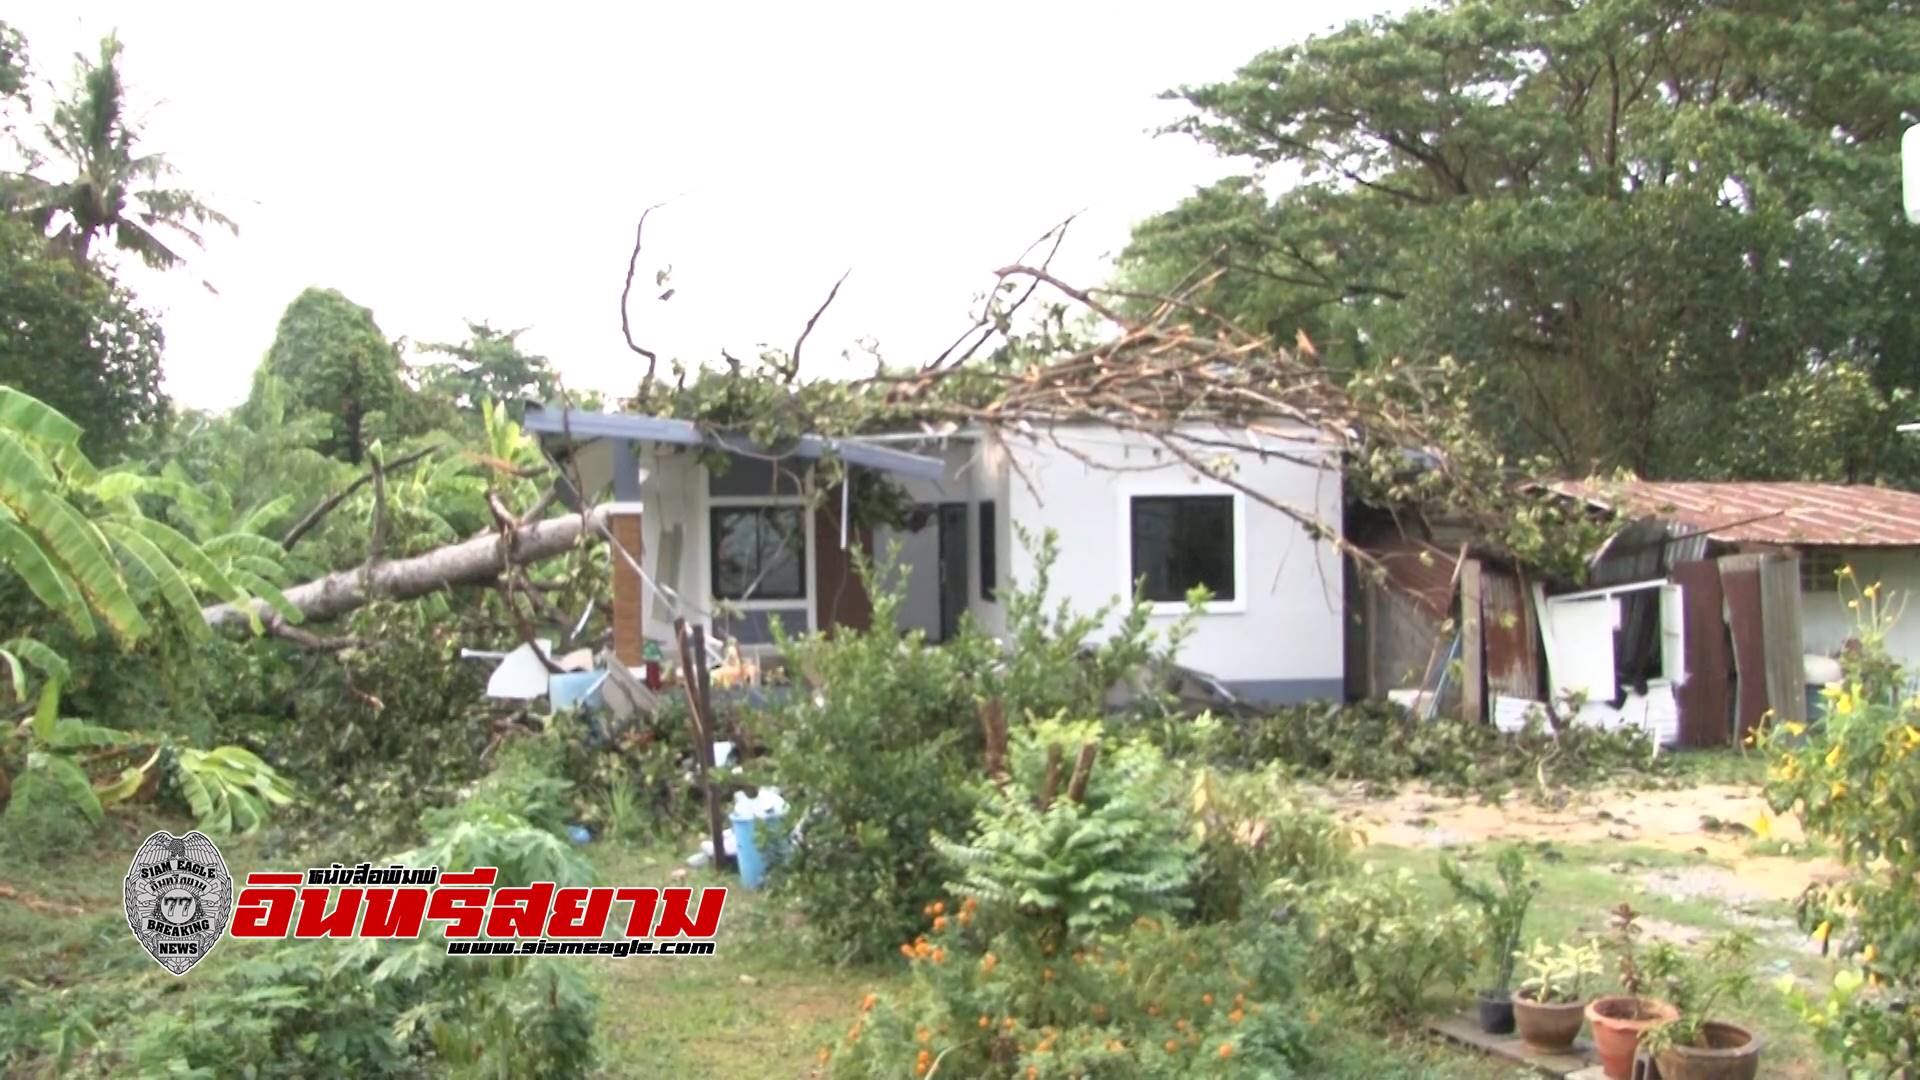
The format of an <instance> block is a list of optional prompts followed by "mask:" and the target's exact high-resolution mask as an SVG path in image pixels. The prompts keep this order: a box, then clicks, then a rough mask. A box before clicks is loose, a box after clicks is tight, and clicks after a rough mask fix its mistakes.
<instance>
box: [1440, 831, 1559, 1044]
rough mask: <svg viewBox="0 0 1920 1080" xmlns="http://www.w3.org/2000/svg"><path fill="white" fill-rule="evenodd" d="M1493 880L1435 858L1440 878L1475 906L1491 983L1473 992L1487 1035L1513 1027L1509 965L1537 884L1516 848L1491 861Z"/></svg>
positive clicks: (1481, 1024)
mask: <svg viewBox="0 0 1920 1080" xmlns="http://www.w3.org/2000/svg"><path fill="white" fill-rule="evenodd" d="M1493 869H1494V875H1495V877H1496V879H1497V883H1489V882H1485V881H1479V880H1475V879H1473V878H1469V877H1468V876H1467V875H1466V874H1465V873H1464V872H1463V871H1462V870H1461V869H1460V867H1459V866H1458V865H1457V864H1456V863H1454V861H1453V860H1451V859H1447V858H1444V857H1443V858H1442V859H1441V860H1440V876H1441V877H1443V878H1445V879H1446V881H1447V885H1448V887H1449V888H1451V889H1452V890H1453V892H1454V895H1455V896H1458V897H1459V898H1460V899H1461V900H1462V901H1464V902H1466V903H1469V904H1471V905H1472V906H1474V907H1476V908H1478V909H1479V910H1480V929H1481V932H1482V933H1483V934H1484V935H1485V936H1486V946H1487V959H1488V962H1489V964H1490V965H1491V967H1492V969H1493V971H1492V977H1493V982H1492V985H1490V986H1488V987H1486V988H1485V989H1482V990H1479V991H1476V992H1475V995H1474V997H1475V1003H1476V1005H1477V1006H1478V1007H1479V1012H1480V1030H1482V1031H1484V1032H1486V1033H1487V1034H1489V1035H1506V1034H1508V1033H1510V1032H1512V1031H1513V967H1514V962H1515V958H1516V957H1517V956H1518V954H1519V950H1520V930H1521V927H1522V926H1523V925H1524V924H1525V923H1526V921H1527V908H1529V907H1531V906H1532V904H1533V898H1534V896H1535V895H1536V894H1538V893H1539V891H1540V883H1539V882H1537V881H1533V880H1529V879H1528V877H1527V857H1526V855H1525V854H1523V853H1522V852H1521V850H1520V848H1519V847H1517V846H1513V847H1508V848H1505V849H1504V850H1502V851H1501V852H1500V854H1499V855H1498V856H1497V857H1495V859H1494V863H1493Z"/></svg>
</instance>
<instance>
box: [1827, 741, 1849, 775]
mask: <svg viewBox="0 0 1920 1080" xmlns="http://www.w3.org/2000/svg"><path fill="white" fill-rule="evenodd" d="M1844 756H1846V750H1845V747H1844V745H1843V744H1841V743H1834V744H1833V749H1831V750H1829V751H1827V768H1829V769H1837V768H1839V767H1840V759H1841V758H1842V757H1844Z"/></svg>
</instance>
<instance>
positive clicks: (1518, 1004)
mask: <svg viewBox="0 0 1920 1080" xmlns="http://www.w3.org/2000/svg"><path fill="white" fill-rule="evenodd" d="M1586 1007H1587V1003H1586V1002H1584V1001H1570V1002H1567V1003H1566V1004H1564V1005H1561V1004H1556V1003H1550V1002H1542V1001H1534V1000H1533V999H1532V998H1529V997H1528V996H1527V992H1526V991H1525V990H1522V991H1520V992H1519V993H1517V994H1515V995H1513V1021H1514V1025H1515V1026H1516V1027H1518V1028H1519V1029H1520V1037H1521V1038H1522V1039H1525V1040H1526V1041H1527V1045H1529V1046H1531V1047H1533V1048H1535V1049H1537V1050H1551V1051H1561V1050H1565V1049H1567V1048H1568V1047H1570V1046H1572V1045H1573V1039H1574V1036H1576V1035H1578V1034H1580V1026H1581V1025H1582V1024H1584V1023H1586V1019H1587V1018H1586V1014H1585V1010H1586Z"/></svg>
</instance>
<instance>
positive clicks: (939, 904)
mask: <svg viewBox="0 0 1920 1080" xmlns="http://www.w3.org/2000/svg"><path fill="white" fill-rule="evenodd" d="M946 910H947V902H946V901H945V900H935V901H934V902H933V913H934V914H935V915H939V914H942V913H944V912H945V911H946Z"/></svg>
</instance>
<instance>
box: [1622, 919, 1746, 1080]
mask: <svg viewBox="0 0 1920 1080" xmlns="http://www.w3.org/2000/svg"><path fill="white" fill-rule="evenodd" d="M1752 947H1753V939H1752V937H1750V936H1749V935H1747V934H1743V933H1734V934H1729V935H1727V936H1726V937H1724V938H1721V939H1720V940H1718V941H1716V942H1714V943H1713V945H1712V946H1710V947H1709V948H1708V949H1707V952H1706V955H1705V956H1704V957H1702V958H1701V959H1700V960H1699V961H1697V962H1693V963H1676V964H1674V965H1673V969H1672V971H1671V973H1670V974H1669V975H1668V976H1667V979H1666V985H1667V987H1668V993H1669V995H1670V996H1671V997H1672V998H1673V1003H1674V1005H1675V1006H1676V1007H1677V1008H1678V1009H1679V1010H1680V1017H1679V1019H1677V1020H1673V1021H1670V1022H1668V1023H1665V1024H1661V1025H1660V1026H1659V1027H1656V1028H1653V1029H1652V1030H1650V1031H1648V1032H1647V1033H1646V1035H1645V1036H1644V1037H1643V1038H1642V1040H1641V1045H1642V1046H1643V1047H1645V1049H1646V1052H1647V1054H1648V1056H1650V1057H1652V1058H1653V1060H1654V1063H1655V1064H1656V1065H1658V1066H1659V1067H1660V1076H1661V1078H1662V1080H1754V1077H1756V1076H1758V1075H1759V1073H1760V1051H1761V1048H1762V1047H1763V1046H1765V1041H1764V1040H1762V1039H1761V1038H1760V1036H1759V1035H1758V1034H1756V1033H1755V1032H1753V1031H1752V1030H1750V1029H1748V1028H1745V1027H1742V1026H1740V1025H1739V1024H1733V1023H1729V1022H1727V1021H1724V1020H1715V1019H1712V1016H1713V1013H1714V1010H1715V1009H1717V1008H1719V1007H1720V1006H1722V1005H1724V1004H1726V1003H1728V1002H1737V1001H1739V1000H1740V999H1741V998H1743V997H1745V996H1746V993H1747V991H1748V990H1749V989H1750V988H1751V987H1752V986H1753V972H1752V969H1751V967H1750V965H1749V964H1748V962H1747V956H1748V953H1749V952H1750V951H1751V950H1752Z"/></svg>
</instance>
